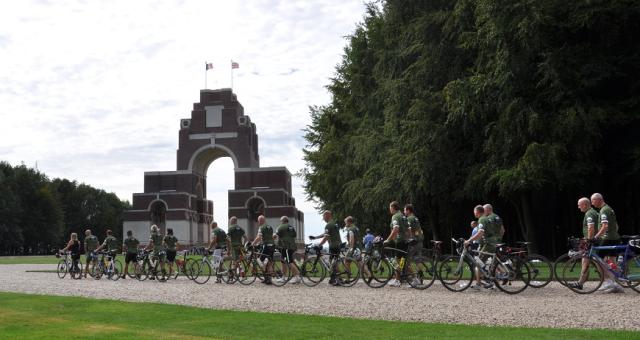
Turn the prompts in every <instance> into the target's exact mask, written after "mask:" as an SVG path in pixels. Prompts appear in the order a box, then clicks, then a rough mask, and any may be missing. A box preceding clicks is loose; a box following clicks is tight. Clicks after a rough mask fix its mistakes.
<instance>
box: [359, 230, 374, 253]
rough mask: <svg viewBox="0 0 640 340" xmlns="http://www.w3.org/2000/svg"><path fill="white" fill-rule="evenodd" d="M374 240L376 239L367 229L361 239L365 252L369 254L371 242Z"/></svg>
mask: <svg viewBox="0 0 640 340" xmlns="http://www.w3.org/2000/svg"><path fill="white" fill-rule="evenodd" d="M375 238H376V237H375V236H373V233H372V232H371V229H369V228H367V230H366V231H365V235H364V237H363V238H362V243H363V244H364V250H365V251H366V252H369V251H370V250H371V247H373V240H374V239H375Z"/></svg>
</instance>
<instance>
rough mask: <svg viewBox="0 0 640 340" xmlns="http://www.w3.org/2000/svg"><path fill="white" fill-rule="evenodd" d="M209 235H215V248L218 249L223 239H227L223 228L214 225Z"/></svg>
mask: <svg viewBox="0 0 640 340" xmlns="http://www.w3.org/2000/svg"><path fill="white" fill-rule="evenodd" d="M211 236H212V237H213V236H215V237H216V248H215V249H220V248H222V246H223V245H224V243H225V241H226V240H227V233H225V232H224V230H222V229H220V228H219V227H215V228H213V230H211Z"/></svg>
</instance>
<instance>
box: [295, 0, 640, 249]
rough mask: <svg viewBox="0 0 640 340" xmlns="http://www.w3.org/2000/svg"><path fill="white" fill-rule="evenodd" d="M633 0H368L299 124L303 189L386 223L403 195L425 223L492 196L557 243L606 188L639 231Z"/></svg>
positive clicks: (460, 231)
mask: <svg viewBox="0 0 640 340" xmlns="http://www.w3.org/2000/svg"><path fill="white" fill-rule="evenodd" d="M638 36H640V6H639V5H638V2H637V1H622V0H611V1H576V2H572V1H568V2H567V1H553V0H542V1H541V0H428V1H427V0H415V1H411V0H403V1H398V0H388V1H383V2H376V3H375V4H372V5H369V6H368V11H367V14H366V15H365V17H364V20H363V22H362V23H361V24H359V26H358V27H357V29H356V30H355V32H354V33H353V34H352V35H351V36H350V37H349V39H348V45H347V47H346V48H345V54H344V56H343V60H342V62H341V63H340V64H339V65H338V66H337V68H336V75H335V77H334V78H333V79H331V82H330V84H329V85H328V90H329V91H330V93H331V95H332V100H331V102H330V103H329V104H327V105H323V106H314V107H311V116H312V123H311V125H310V126H309V127H308V128H307V130H306V134H305V138H306V140H307V143H308V146H307V148H306V149H305V150H304V152H305V160H306V164H307V167H306V169H305V170H303V172H302V175H303V177H304V179H305V180H306V188H305V189H306V191H307V193H308V196H309V198H311V199H314V200H316V201H317V202H318V205H319V208H321V209H331V210H334V211H335V212H336V213H337V216H342V217H344V216H346V215H353V216H354V217H356V219H357V221H358V223H359V224H360V225H361V226H366V227H371V228H373V229H374V230H377V231H379V232H386V231H387V230H388V229H387V228H388V220H389V215H388V212H387V210H386V209H387V206H388V203H389V202H390V201H391V200H398V201H400V202H403V203H405V202H408V203H413V204H414V205H415V206H416V211H417V215H418V216H419V217H420V219H421V220H422V221H423V224H425V225H427V226H428V227H429V228H430V230H431V232H432V237H434V238H436V239H443V240H447V239H448V238H449V237H451V236H453V237H460V236H468V234H469V231H470V230H469V228H468V225H469V221H470V220H471V219H472V214H471V212H472V208H473V206H474V205H475V204H478V203H487V202H491V203H493V205H494V207H495V209H496V212H497V213H498V214H500V215H502V217H503V219H504V220H505V224H506V227H507V234H506V235H505V238H506V241H509V242H513V241H516V240H529V241H533V242H535V244H536V245H537V247H538V249H536V250H538V251H541V252H543V253H546V254H548V255H556V254H558V253H560V252H562V251H564V250H565V249H566V248H565V243H566V237H567V236H571V235H579V234H580V230H581V229H580V225H581V221H582V215H581V214H580V213H579V211H578V210H577V208H576V202H577V199H578V198H580V197H582V196H589V195H590V194H591V193H593V192H601V193H602V194H604V197H605V201H607V202H608V203H609V204H610V205H611V206H612V207H613V208H614V209H615V211H616V213H617V215H618V220H619V221H620V224H621V233H622V234H631V233H634V232H635V233H637V232H640V209H639V208H640V207H639V204H638V200H639V199H640V190H639V189H640V173H639V171H638V170H639V169H640V138H637V137H636V136H638V131H640V110H639V108H640V106H639V99H640V44H639V43H638V40H637V37H638Z"/></svg>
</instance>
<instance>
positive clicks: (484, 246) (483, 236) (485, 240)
mask: <svg viewBox="0 0 640 340" xmlns="http://www.w3.org/2000/svg"><path fill="white" fill-rule="evenodd" d="M473 215H474V216H475V217H476V218H477V219H478V232H477V233H475V235H473V236H471V237H470V238H469V239H468V240H466V241H464V245H465V246H466V247H467V246H469V244H471V243H473V242H474V241H476V240H480V241H481V243H480V251H482V252H488V253H493V252H495V249H496V243H495V242H496V241H495V240H496V238H495V236H496V235H497V234H498V233H499V230H496V227H497V224H492V223H491V222H490V221H489V219H488V218H487V217H486V216H485V214H484V207H483V206H481V205H477V206H476V207H475V208H473ZM480 259H481V260H482V261H484V260H485V257H484V256H483V257H480ZM474 269H475V277H476V282H477V284H476V285H474V286H471V287H472V288H474V289H480V287H481V286H482V287H484V288H487V289H489V288H492V287H493V284H491V283H486V284H484V285H483V284H482V281H481V280H480V271H479V270H478V267H477V266H475V267H474Z"/></svg>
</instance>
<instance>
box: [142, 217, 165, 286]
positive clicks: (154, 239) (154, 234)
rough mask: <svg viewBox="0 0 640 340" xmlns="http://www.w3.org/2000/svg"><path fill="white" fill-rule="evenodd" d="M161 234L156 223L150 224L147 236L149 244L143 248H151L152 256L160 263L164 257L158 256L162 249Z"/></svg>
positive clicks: (151, 278) (152, 277)
mask: <svg viewBox="0 0 640 340" xmlns="http://www.w3.org/2000/svg"><path fill="white" fill-rule="evenodd" d="M162 238H163V237H162V234H160V228H158V226H157V225H155V224H154V225H152V226H151V235H150V236H149V244H148V245H147V247H146V248H145V250H147V251H148V250H149V249H153V251H152V253H151V254H152V256H153V257H154V258H157V259H158V261H159V262H160V264H162V263H163V262H164V259H162V258H160V252H161V251H163V250H164V249H163V246H162ZM149 280H155V277H154V276H153V275H152V276H151V277H150V278H149Z"/></svg>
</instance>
